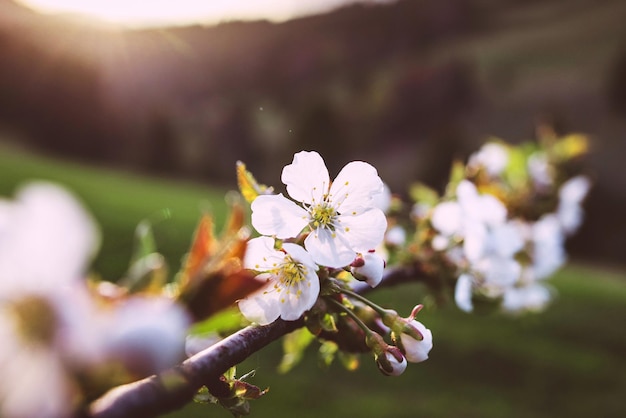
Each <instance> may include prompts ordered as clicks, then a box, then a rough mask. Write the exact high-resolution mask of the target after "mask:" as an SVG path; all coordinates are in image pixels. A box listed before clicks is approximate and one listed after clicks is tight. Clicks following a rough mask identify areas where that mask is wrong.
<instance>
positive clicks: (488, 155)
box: [467, 142, 509, 176]
mask: <svg viewBox="0 0 626 418" xmlns="http://www.w3.org/2000/svg"><path fill="white" fill-rule="evenodd" d="M508 162H509V153H508V151H507V149H506V147H505V146H504V145H502V144H498V143H497V142H489V143H486V144H485V145H483V146H482V148H481V149H480V150H478V152H476V153H474V154H472V155H471V156H470V158H469V161H468V163H467V165H468V167H472V168H477V167H484V169H485V171H486V172H487V174H489V175H490V176H498V175H500V174H501V173H502V172H503V171H504V169H505V168H506V166H507V164H508Z"/></svg>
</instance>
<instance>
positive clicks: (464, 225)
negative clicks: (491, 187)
mask: <svg viewBox="0 0 626 418" xmlns="http://www.w3.org/2000/svg"><path fill="white" fill-rule="evenodd" d="M456 195H457V200H456V201H450V202H442V203H440V204H438V205H437V206H435V208H434V210H433V215H432V219H431V223H432V225H433V227H434V228H435V229H436V230H437V231H438V232H439V234H440V235H441V236H444V237H445V238H447V239H448V240H452V239H456V240H463V250H464V252H465V256H466V257H467V258H468V259H469V260H471V261H475V260H478V259H480V258H481V257H482V255H483V253H484V251H485V246H486V245H487V238H488V232H489V228H492V227H494V226H496V225H500V224H503V223H504V222H505V220H506V215H507V210H506V208H505V207H504V205H503V204H502V202H500V201H499V200H498V199H497V198H496V197H495V196H492V195H490V194H479V193H478V190H477V189H476V186H475V185H474V184H473V183H471V182H469V181H467V180H463V181H461V182H460V183H459V185H458V187H457V190H456ZM441 241H442V240H441V239H438V242H437V246H438V247H442V245H441V244H442V242H441Z"/></svg>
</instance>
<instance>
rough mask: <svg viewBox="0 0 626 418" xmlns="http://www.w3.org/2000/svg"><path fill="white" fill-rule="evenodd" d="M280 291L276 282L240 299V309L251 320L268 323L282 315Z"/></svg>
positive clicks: (262, 323) (261, 323) (271, 282)
mask: <svg viewBox="0 0 626 418" xmlns="http://www.w3.org/2000/svg"><path fill="white" fill-rule="evenodd" d="M279 297H280V293H279V292H278V291H277V289H275V288H274V282H273V281H270V282H269V283H268V285H267V286H265V287H263V288H262V289H261V290H259V291H258V292H256V293H254V294H252V295H250V296H248V297H247V298H245V299H242V300H240V301H239V310H240V311H241V313H242V314H243V316H245V317H246V319H247V320H248V321H250V322H256V323H257V324H259V325H267V324H270V323H272V322H274V321H275V320H276V319H278V317H279V315H280V302H279Z"/></svg>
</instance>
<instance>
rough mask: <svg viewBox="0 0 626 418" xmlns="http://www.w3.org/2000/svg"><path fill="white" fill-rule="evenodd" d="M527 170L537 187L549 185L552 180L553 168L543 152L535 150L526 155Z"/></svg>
mask: <svg viewBox="0 0 626 418" xmlns="http://www.w3.org/2000/svg"><path fill="white" fill-rule="evenodd" d="M527 164H528V172H529V174H530V177H531V178H532V180H533V182H534V183H535V186H536V187H537V188H539V189H542V188H546V187H548V186H551V185H552V183H553V181H554V179H553V178H554V173H553V171H554V169H553V167H552V166H551V165H550V163H549V162H548V157H547V155H546V154H545V153H542V152H541V153H540V152H536V153H534V154H532V155H531V156H530V157H528V163H527Z"/></svg>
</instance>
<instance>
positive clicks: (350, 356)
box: [338, 351, 361, 372]
mask: <svg viewBox="0 0 626 418" xmlns="http://www.w3.org/2000/svg"><path fill="white" fill-rule="evenodd" d="M338 357H339V361H340V362H341V364H342V365H343V367H345V368H346V370H349V371H351V372H353V371H355V370H356V369H358V368H359V366H360V365H361V361H360V358H361V356H359V354H358V353H348V352H346V351H339V355H338Z"/></svg>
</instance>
